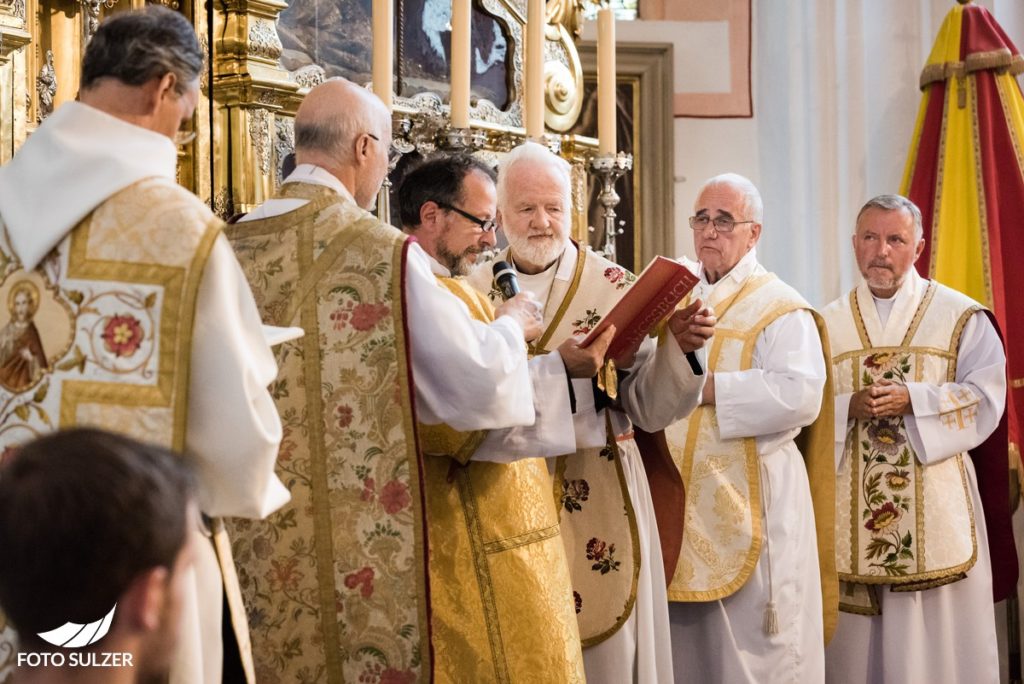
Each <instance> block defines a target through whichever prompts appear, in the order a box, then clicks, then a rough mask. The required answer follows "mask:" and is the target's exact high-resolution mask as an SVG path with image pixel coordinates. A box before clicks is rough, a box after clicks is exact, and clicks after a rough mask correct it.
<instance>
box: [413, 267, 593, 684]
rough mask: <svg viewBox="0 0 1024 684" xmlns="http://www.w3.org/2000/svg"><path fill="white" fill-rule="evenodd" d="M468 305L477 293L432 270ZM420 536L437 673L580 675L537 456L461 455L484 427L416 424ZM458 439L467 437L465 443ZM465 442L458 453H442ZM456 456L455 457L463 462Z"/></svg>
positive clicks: (550, 505) (502, 678)
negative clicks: (420, 459)
mask: <svg viewBox="0 0 1024 684" xmlns="http://www.w3.org/2000/svg"><path fill="white" fill-rule="evenodd" d="M438 281H439V282H440V283H441V285H442V286H444V287H445V288H447V289H448V290H449V291H451V292H452V293H453V294H455V296H457V297H459V298H460V299H462V300H463V301H464V302H465V303H466V305H467V306H468V307H469V310H470V315H471V316H472V317H473V318H475V319H477V320H480V321H485V322H489V321H491V320H493V319H494V314H493V308H492V307H491V305H490V303H489V302H488V301H487V299H486V298H484V297H483V295H480V294H478V293H477V292H476V291H475V290H472V289H471V288H470V287H469V286H468V285H466V284H465V283H464V281H462V280H459V279H456V278H438ZM419 434H420V436H421V443H422V445H423V452H424V454H425V456H424V470H425V487H424V491H425V494H426V499H427V527H428V538H429V539H430V587H431V627H432V629H433V642H432V643H433V647H434V676H435V680H436V681H438V682H452V683H461V682H480V683H484V682H531V681H537V680H538V677H542V678H543V681H545V682H552V683H556V682H583V681H584V674H583V656H582V651H581V648H580V638H579V630H578V628H577V625H576V616H575V611H574V608H573V598H572V583H571V581H570V579H569V568H568V565H567V563H566V558H565V549H564V548H563V546H562V539H561V535H560V532H559V526H558V514H557V513H556V511H555V506H554V502H553V501H552V500H551V496H550V492H551V476H550V475H549V474H548V470H547V464H546V463H545V461H544V460H543V459H540V458H528V459H523V460H518V461H515V462H513V463H509V464H503V463H489V462H483V461H468V459H469V458H470V457H471V456H472V451H473V450H475V449H476V446H479V443H480V441H482V435H484V434H485V433H468V434H467V433H460V432H456V431H455V430H452V429H451V428H449V427H448V426H445V425H430V426H427V425H420V427H419ZM467 443H469V444H472V445H474V446H472V447H471V449H469V450H467V449H466V445H467ZM459 451H468V453H466V455H465V458H459V459H457V461H458V462H456V461H455V460H453V459H452V458H450V457H449V456H448V455H450V454H455V453H457V452H459ZM467 462H468V465H460V464H459V463H463V464H465V463H467Z"/></svg>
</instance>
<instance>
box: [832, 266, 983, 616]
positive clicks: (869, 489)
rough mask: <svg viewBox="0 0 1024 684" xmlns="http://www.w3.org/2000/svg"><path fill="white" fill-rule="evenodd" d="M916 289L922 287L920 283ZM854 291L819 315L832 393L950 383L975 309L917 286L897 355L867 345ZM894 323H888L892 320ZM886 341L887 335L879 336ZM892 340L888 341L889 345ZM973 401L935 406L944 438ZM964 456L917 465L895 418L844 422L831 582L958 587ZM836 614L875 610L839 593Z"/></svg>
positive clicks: (966, 515)
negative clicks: (828, 340) (882, 384)
mask: <svg viewBox="0 0 1024 684" xmlns="http://www.w3.org/2000/svg"><path fill="white" fill-rule="evenodd" d="M922 282H923V283H926V282H927V281H922ZM859 294H860V292H859V288H858V289H855V290H853V291H852V292H851V293H850V296H849V297H844V298H843V299H841V300H839V301H837V302H836V303H834V304H833V305H831V306H829V308H828V309H826V311H825V316H826V319H827V320H828V325H829V332H830V335H831V337H832V340H833V354H834V356H833V359H832V361H833V367H834V370H835V377H836V392H837V393H854V392H858V391H860V390H863V389H866V388H867V387H869V386H871V385H872V384H874V383H876V382H879V381H882V380H889V381H892V382H897V383H901V384H902V383H907V382H925V383H930V384H935V385H942V384H945V383H948V382H953V381H954V380H955V377H956V359H957V349H958V347H959V344H960V336H961V334H962V332H963V328H964V325H965V324H966V322H967V320H968V319H969V318H970V317H971V316H972V315H973V314H974V313H976V312H977V311H980V310H982V308H981V306H980V305H978V304H977V303H976V302H974V301H973V300H971V299H969V298H967V297H965V296H964V295H962V294H960V293H958V292H955V291H954V290H951V289H949V288H946V287H944V286H942V285H939V284H938V283H934V282H932V283H929V284H928V285H927V287H926V288H925V287H924V286H923V285H922V294H921V296H920V299H919V301H918V303H917V306H916V307H914V308H913V309H909V310H908V312H907V313H908V314H912V316H910V315H908V317H907V319H906V320H897V321H890V323H889V324H888V325H889V326H892V325H898V326H901V327H899V328H898V329H897V333H899V336H900V337H902V343H901V344H900V345H898V346H884V345H882V344H876V343H875V341H873V340H872V339H871V338H870V335H869V333H868V331H867V329H866V327H865V325H864V320H863V316H862V307H863V306H865V305H867V306H872V307H873V306H874V303H873V301H871V300H870V296H868V297H867V301H864V299H865V298H864V297H863V296H858V295H859ZM894 315H895V314H894ZM886 334H887V335H888V334H889V331H888V328H887V331H886ZM897 339H898V338H897ZM978 403H979V400H978V398H977V397H976V396H973V395H970V394H969V392H965V393H964V395H963V396H956V395H951V396H949V397H947V398H944V399H943V406H942V412H941V417H942V421H943V424H944V425H946V427H947V428H948V429H950V430H957V429H962V426H963V425H966V424H969V423H973V421H974V420H975V419H976V411H977V404H978ZM965 457H966V454H958V455H956V456H954V457H952V458H949V459H946V460H944V461H942V462H940V463H936V464H932V465H927V466H926V465H924V464H923V463H922V462H921V460H920V459H919V457H918V456H917V454H915V453H914V449H913V445H912V442H911V440H910V438H909V435H908V433H907V427H906V424H905V421H904V419H903V418H902V417H901V416H897V417H885V418H874V419H871V420H857V421H854V423H853V427H852V428H851V430H850V431H849V433H848V434H847V440H846V446H845V451H844V454H843V462H842V464H841V466H840V468H839V471H838V473H837V484H836V561H837V568H838V571H839V578H840V579H841V580H843V581H844V582H849V583H857V584H887V585H891V587H892V589H893V591H913V590H919V589H926V588H930V587H933V586H939V585H941V584H947V583H950V582H955V581H957V580H960V579H962V578H963V577H964V576H965V575H964V573H966V572H967V570H968V569H970V568H971V567H972V566H973V565H974V563H975V562H976V561H977V540H976V538H975V527H974V512H973V504H972V501H971V493H970V489H969V485H968V482H967V472H966V468H965V464H964V459H965ZM846 595H849V597H850V599H849V600H846V599H844V601H843V603H842V606H841V607H842V608H843V610H847V611H849V612H857V613H870V612H872V610H877V602H875V601H865V600H863V599H862V597H863V596H864V595H866V594H865V593H864V592H863V591H859V592H858V591H857V590H855V589H854V588H850V589H849V590H848V591H845V592H844V596H846Z"/></svg>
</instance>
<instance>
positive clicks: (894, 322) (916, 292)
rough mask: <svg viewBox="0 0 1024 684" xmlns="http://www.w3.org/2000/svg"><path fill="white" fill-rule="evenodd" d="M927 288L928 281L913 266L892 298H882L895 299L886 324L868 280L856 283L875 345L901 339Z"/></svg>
mask: <svg viewBox="0 0 1024 684" xmlns="http://www.w3.org/2000/svg"><path fill="white" fill-rule="evenodd" d="M926 287H927V281H926V280H925V279H924V278H922V277H921V276H920V275H918V273H917V269H915V268H914V267H913V266H911V267H910V270H909V271H908V272H907V275H906V277H904V278H903V283H902V284H900V287H899V289H898V290H896V294H895V295H894V296H893V297H892V299H890V300H880V301H890V302H892V304H891V306H892V309H891V311H890V312H889V315H888V317H887V318H886V321H885V325H884V326H883V325H882V319H881V317H880V316H879V315H878V302H877V301H876V300H875V296H874V295H873V294H872V293H871V288H870V287H869V286H868V282H867V280H865V279H863V278H861V282H860V284H859V285H858V286H857V301H858V303H859V306H860V312H861V319H862V320H863V321H864V327H865V329H866V330H867V333H868V339H869V340H871V343H872V344H873V345H875V346H876V347H879V346H897V345H899V344H900V343H901V342H902V340H903V337H904V336H905V335H906V332H907V330H908V329H909V327H910V321H911V319H913V317H914V313H915V312H916V311H917V307H918V304H920V302H921V297H922V296H923V295H924V292H925V288H926Z"/></svg>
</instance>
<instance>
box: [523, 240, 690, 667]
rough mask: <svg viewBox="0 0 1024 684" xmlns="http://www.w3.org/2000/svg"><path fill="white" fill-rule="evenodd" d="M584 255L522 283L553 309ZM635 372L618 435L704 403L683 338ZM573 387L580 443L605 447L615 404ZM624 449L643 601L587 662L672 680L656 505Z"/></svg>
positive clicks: (646, 348) (568, 254)
mask: <svg viewBox="0 0 1024 684" xmlns="http://www.w3.org/2000/svg"><path fill="white" fill-rule="evenodd" d="M577 254H578V252H577V248H576V246H575V245H573V244H571V243H570V244H568V245H567V246H566V249H565V252H563V255H562V257H561V259H560V260H559V261H558V262H557V263H556V265H553V266H551V267H550V268H548V269H547V270H545V271H543V272H541V273H537V274H533V275H531V274H526V273H521V272H520V273H518V274H517V277H518V280H519V286H520V288H522V290H524V291H528V292H532V293H533V294H534V295H535V296H536V297H537V298H538V299H539V300H540V301H541V302H547V306H548V307H553V308H557V307H558V306H559V305H560V304H561V302H548V296H549V294H550V292H551V288H552V285H553V284H554V281H555V280H556V279H558V280H563V281H571V280H572V276H573V269H574V265H575V263H576V257H577ZM698 358H700V359H701V362H702V363H703V358H704V351H703V350H701V351H700V352H698ZM628 370H629V371H630V372H629V375H628V376H627V377H625V378H624V379H623V380H622V382H621V385H620V387H619V397H620V400H621V402H622V406H623V408H624V409H625V413H623V412H621V411H612V412H611V419H612V429H613V431H614V432H615V434H616V435H627V434H629V433H630V432H632V423H636V424H637V425H638V426H639V427H641V428H643V429H644V430H648V431H652V432H653V431H657V430H661V429H663V428H665V427H666V426H667V425H669V424H671V423H672V422H674V421H676V420H679V419H681V418H682V417H684V416H686V415H688V414H689V413H691V412H692V411H693V409H694V408H696V406H697V403H698V402H699V401H700V392H701V390H702V389H703V386H704V376H703V375H699V376H698V375H694V374H693V371H692V370H691V369H690V366H689V364H688V363H687V361H686V357H685V356H684V354H683V352H682V350H680V348H679V345H678V344H676V342H675V340H672V339H669V340H667V341H666V343H664V344H661V345H658V344H657V343H656V342H655V341H654V340H652V339H650V338H648V339H646V340H645V341H644V343H643V344H642V345H641V347H640V350H639V351H638V352H637V357H636V361H635V362H634V363H633V366H632V367H631V368H629V369H628ZM573 388H574V391H573V393H574V394H575V397H576V413H575V414H574V415H573V429H574V432H575V434H576V448H579V449H585V448H590V447H599V446H603V445H604V444H605V443H606V440H607V436H606V427H605V425H606V417H605V411H607V410H608V409H602V410H601V411H595V410H594V409H595V406H594V395H593V388H592V385H591V381H590V380H589V379H586V380H573ZM631 419H632V423H631ZM620 453H621V458H622V469H623V474H624V475H625V478H626V484H627V489H628V491H629V497H630V500H631V501H632V503H633V510H634V512H635V514H636V522H637V531H638V533H639V539H640V576H639V579H638V580H637V595H636V603H635V605H634V608H633V612H632V614H631V615H630V616H629V618H628V619H627V620H626V622H625V624H623V626H622V627H621V628H620V629H619V630H618V631H617V632H615V634H613V635H612V636H611V637H609V638H608V639H606V640H604V641H602V642H601V643H599V644H597V645H595V646H591V647H590V648H585V649H583V664H584V667H585V669H586V674H587V681H588V682H591V683H600V682H608V683H609V684H613V683H614V684H619V683H622V682H640V683H641V684H648V683H651V684H653V683H655V682H669V681H672V667H673V665H672V644H671V640H670V635H669V629H668V612H667V610H666V606H667V603H668V595H667V592H666V583H665V568H664V564H663V562H662V557H661V541H660V539H659V537H658V524H657V521H656V520H655V518H654V503H653V500H652V499H651V490H650V486H649V485H648V482H647V474H646V472H645V470H644V465H643V461H641V460H640V454H639V453H638V452H636V451H635V450H633V449H626V448H623V449H621V452H620Z"/></svg>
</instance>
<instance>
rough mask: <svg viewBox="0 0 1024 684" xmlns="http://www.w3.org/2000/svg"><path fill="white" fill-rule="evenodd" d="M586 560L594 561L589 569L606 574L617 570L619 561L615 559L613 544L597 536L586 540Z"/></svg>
mask: <svg viewBox="0 0 1024 684" xmlns="http://www.w3.org/2000/svg"><path fill="white" fill-rule="evenodd" d="M587 560H591V561H594V564H593V565H591V566H590V569H591V570H594V571H595V572H600V573H601V574H602V575H607V574H608V573H609V572H611V571H612V570H615V571H616V572H618V570H619V566H620V565H621V564H622V563H621V562H620V561H617V560H615V544H608V543H607V542H604V541H601V540H600V539H598V538H597V537H594V538H592V539H591V540H590V541H588V542H587Z"/></svg>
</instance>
